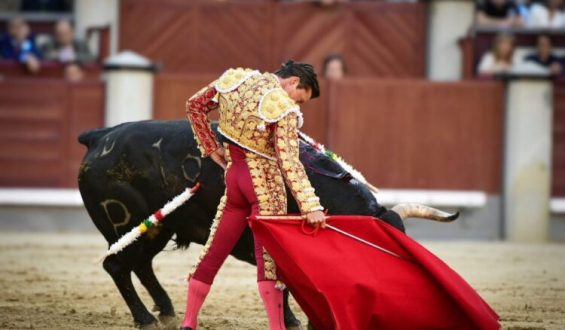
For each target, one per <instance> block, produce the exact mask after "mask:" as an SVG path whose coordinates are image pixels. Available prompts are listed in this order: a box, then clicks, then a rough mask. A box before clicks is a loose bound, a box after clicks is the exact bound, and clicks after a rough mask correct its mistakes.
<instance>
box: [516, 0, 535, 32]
mask: <svg viewBox="0 0 565 330" xmlns="http://www.w3.org/2000/svg"><path fill="white" fill-rule="evenodd" d="M515 5H516V12H517V13H518V15H520V17H521V18H522V25H524V26H527V25H528V22H529V21H530V8H531V5H532V2H531V1H530V0H515Z"/></svg>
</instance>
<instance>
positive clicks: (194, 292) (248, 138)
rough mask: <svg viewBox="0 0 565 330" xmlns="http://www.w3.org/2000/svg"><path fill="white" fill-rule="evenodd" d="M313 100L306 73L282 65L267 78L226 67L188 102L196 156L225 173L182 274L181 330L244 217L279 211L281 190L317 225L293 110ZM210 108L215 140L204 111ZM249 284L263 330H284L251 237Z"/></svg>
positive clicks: (318, 212) (259, 248)
mask: <svg viewBox="0 0 565 330" xmlns="http://www.w3.org/2000/svg"><path fill="white" fill-rule="evenodd" d="M319 94H320V91H319V87H318V81H317V77H316V73H315V72H314V69H313V67H312V66H311V65H309V64H304V63H298V62H293V61H288V62H286V63H285V64H283V65H282V67H281V68H280V69H279V70H278V71H276V72H275V73H274V74H273V73H268V72H267V73H262V72H259V71H257V70H252V69H243V68H237V69H229V70H227V71H226V72H224V73H223V74H222V75H221V76H220V77H219V78H218V79H217V80H215V81H214V82H212V83H211V84H209V85H208V86H206V87H204V88H203V89H202V90H200V91H199V92H197V93H196V94H195V95H194V96H192V97H191V98H190V99H189V100H188V101H187V104H186V115H187V117H188V120H189V122H190V125H191V126H192V129H193V132H194V135H195V137H196V140H197V143H198V146H199V149H200V152H201V153H202V156H203V157H210V158H212V159H213V160H214V161H215V162H216V163H218V164H219V165H221V166H222V167H224V168H225V183H226V190H225V193H224V195H223V197H222V199H221V200H220V204H219V206H218V211H217V213H216V217H215V219H214V221H213V223H212V227H211V230H210V236H209V238H208V241H207V242H206V244H205V246H204V249H203V251H202V254H201V255H200V257H199V260H198V262H197V263H196V265H195V266H194V268H193V270H192V272H191V274H190V275H189V285H188V294H187V306H186V314H185V318H184V320H183V322H182V324H181V330H186V329H192V330H194V329H196V328H197V326H198V321H197V316H198V313H199V310H200V308H201V306H202V304H203V303H204V300H205V298H206V296H207V295H208V292H209V291H210V287H211V285H212V282H213V281H214V278H215V276H216V274H217V273H218V270H219V269H220V267H221V266H222V264H223V263H224V261H225V259H226V258H227V256H228V255H229V253H230V252H231V250H232V249H233V247H234V245H235V244H236V242H237V241H238V240H239V238H240V236H241V234H242V233H243V231H244V230H245V228H246V226H247V217H249V216H252V215H283V214H286V213H287V200H286V198H287V197H286V190H285V184H286V186H287V187H288V188H289V190H290V192H291V193H292V196H293V197H294V199H295V200H296V202H297V204H298V207H299V209H300V212H301V213H302V214H303V215H304V216H305V218H306V220H307V221H308V222H309V223H310V224H313V225H322V226H323V225H324V221H325V220H324V214H323V213H322V210H323V208H322V206H321V205H320V202H319V198H318V197H317V196H316V194H315V191H314V188H313V187H312V185H311V184H310V182H309V180H308V177H307V176H306V172H305V171H304V167H303V165H302V163H301V162H300V160H299V140H298V129H299V128H300V127H301V126H302V122H303V118H302V113H301V112H300V106H299V105H300V104H302V103H304V102H307V101H309V100H310V99H312V98H316V97H318V96H319ZM212 110H218V111H219V114H220V117H219V127H218V132H219V133H220V136H221V138H220V139H219V140H220V141H218V139H217V138H216V135H215V134H214V133H213V131H212V129H211V127H210V121H209V118H208V113H209V112H210V111H212ZM255 258H256V261H257V283H258V289H259V294H260V296H261V299H262V300H263V304H264V307H265V310H266V313H267V317H268V320H269V329H284V328H285V327H284V318H283V308H282V306H283V293H282V291H281V290H279V289H278V288H276V285H275V283H276V275H277V272H276V265H275V264H274V262H273V260H272V259H271V258H270V256H269V255H268V253H267V252H266V251H265V249H264V248H263V245H262V244H261V242H260V241H259V240H258V239H256V238H255Z"/></svg>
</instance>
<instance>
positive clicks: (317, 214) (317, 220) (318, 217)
mask: <svg viewBox="0 0 565 330" xmlns="http://www.w3.org/2000/svg"><path fill="white" fill-rule="evenodd" d="M306 221H308V223H309V224H311V225H312V226H316V227H317V226H321V227H322V228H324V227H325V226H326V215H325V214H324V212H322V211H314V212H310V213H307V214H306Z"/></svg>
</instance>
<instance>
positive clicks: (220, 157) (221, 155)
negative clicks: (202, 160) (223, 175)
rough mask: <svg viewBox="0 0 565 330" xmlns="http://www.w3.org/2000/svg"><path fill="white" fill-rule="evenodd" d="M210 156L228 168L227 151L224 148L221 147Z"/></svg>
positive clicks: (224, 167)
mask: <svg viewBox="0 0 565 330" xmlns="http://www.w3.org/2000/svg"><path fill="white" fill-rule="evenodd" d="M210 158H212V160H213V161H215V162H216V164H218V165H220V166H221V167H222V168H223V169H224V170H225V169H226V167H227V163H226V152H225V151H224V148H222V147H220V148H218V149H216V150H215V151H214V152H213V153H211V154H210Z"/></svg>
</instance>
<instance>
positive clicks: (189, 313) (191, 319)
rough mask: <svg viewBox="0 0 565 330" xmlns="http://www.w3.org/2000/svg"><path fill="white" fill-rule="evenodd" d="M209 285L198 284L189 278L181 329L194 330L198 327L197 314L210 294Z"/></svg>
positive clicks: (198, 282)
mask: <svg viewBox="0 0 565 330" xmlns="http://www.w3.org/2000/svg"><path fill="white" fill-rule="evenodd" d="M210 287H211V285H210V284H206V283H204V282H200V281H198V280H195V279H194V278H191V279H190V281H189V282H188V293H187V297H186V314H185V315H184V321H182V326H183V327H190V328H192V329H193V330H196V327H197V326H198V312H200V308H201V307H202V304H203V303H204V300H205V299H206V296H207V295H208V292H210Z"/></svg>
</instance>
